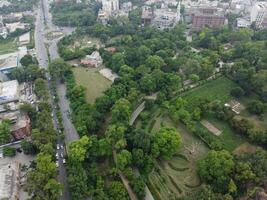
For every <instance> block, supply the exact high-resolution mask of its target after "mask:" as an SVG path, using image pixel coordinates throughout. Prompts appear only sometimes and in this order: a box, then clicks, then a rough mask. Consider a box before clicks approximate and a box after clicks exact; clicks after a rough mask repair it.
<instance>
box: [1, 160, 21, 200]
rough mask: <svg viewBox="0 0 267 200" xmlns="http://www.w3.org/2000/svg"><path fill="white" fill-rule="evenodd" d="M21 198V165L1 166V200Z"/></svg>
mask: <svg viewBox="0 0 267 200" xmlns="http://www.w3.org/2000/svg"><path fill="white" fill-rule="evenodd" d="M18 198H19V164H18V163H17V162H11V163H9V164H4V165H3V164H1V165H0V199H8V200H16V199H18Z"/></svg>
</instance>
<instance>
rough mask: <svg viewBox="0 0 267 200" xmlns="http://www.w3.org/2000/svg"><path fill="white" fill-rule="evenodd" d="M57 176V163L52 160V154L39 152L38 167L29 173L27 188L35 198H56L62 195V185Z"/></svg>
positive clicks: (54, 199)
mask: <svg viewBox="0 0 267 200" xmlns="http://www.w3.org/2000/svg"><path fill="white" fill-rule="evenodd" d="M55 177H56V164H55V163H54V162H53V161H52V156H51V155H47V154H44V153H39V154H38V155H37V158H36V168H35V169H33V170H32V171H30V172H29V173H28V176H27V183H26V185H25V190H26V191H27V192H28V193H29V195H31V197H32V199H34V200H39V199H51V200H56V199H58V198H59V196H60V191H61V185H60V184H59V183H58V182H57V181H56V179H55Z"/></svg>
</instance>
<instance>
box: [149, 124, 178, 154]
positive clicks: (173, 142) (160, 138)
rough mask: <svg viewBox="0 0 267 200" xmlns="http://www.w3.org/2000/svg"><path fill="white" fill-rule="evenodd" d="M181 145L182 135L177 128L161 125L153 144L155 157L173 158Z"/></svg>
mask: <svg viewBox="0 0 267 200" xmlns="http://www.w3.org/2000/svg"><path fill="white" fill-rule="evenodd" d="M180 145H181V136H180V134H179V133H178V132H177V130H176V129H175V128H168V127H161V128H160V130H159V131H158V132H157V133H156V134H155V136H154V139H153V144H152V153H153V155H154V157H159V156H162V157H163V158H165V159H171V158H172V156H173V155H174V154H175V153H176V152H177V150H178V149H179V147H180Z"/></svg>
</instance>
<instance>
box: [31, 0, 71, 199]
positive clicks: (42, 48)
mask: <svg viewBox="0 0 267 200" xmlns="http://www.w3.org/2000/svg"><path fill="white" fill-rule="evenodd" d="M48 7H49V3H48V2H47V0H42V1H41V3H40V5H39V7H38V9H37V15H36V16H37V17H36V24H35V48H36V56H37V59H38V61H39V64H40V66H41V67H43V68H45V69H47V68H48V64H49V61H48V54H47V48H46V44H45V41H47V40H46V38H45V35H46V33H47V32H50V31H54V30H55V29H56V30H58V28H57V27H55V26H54V25H53V24H52V20H51V14H50V13H49V8H48ZM66 32H68V31H66ZM58 40H59V38H58V39H56V40H52V41H50V42H49V43H48V47H49V48H48V49H49V54H50V58H51V59H55V58H57V57H58V53H57V42H58ZM46 77H47V79H48V80H49V79H50V75H49V74H48V73H47V74H46ZM48 87H49V89H50V94H51V95H50V96H51V99H50V102H51V105H52V113H53V114H52V115H53V123H54V127H55V130H56V132H57V144H58V146H59V148H57V151H56V153H57V155H58V156H57V157H58V159H57V160H58V161H57V162H58V165H59V166H58V180H59V181H60V183H61V184H62V185H63V192H62V196H61V198H60V200H70V199H71V198H70V194H69V191H68V187H67V181H66V167H65V165H64V164H63V158H64V156H65V148H64V141H63V140H62V139H61V138H60V136H59V131H60V130H59V123H58V120H57V117H56V104H55V102H54V101H53V96H54V94H53V91H52V89H51V84H50V83H49V82H48ZM64 99H65V98H63V100H62V98H60V104H62V105H63V106H60V107H62V108H63V109H65V106H68V104H67V103H66V101H67V100H66V99H65V100H64ZM63 117H64V115H63ZM63 120H64V118H63ZM64 122H65V120H64ZM68 123H70V124H71V122H70V121H67V120H66V123H64V127H67V128H66V129H65V130H66V131H65V134H66V138H69V137H68V134H70V132H71V134H73V133H74V134H75V132H74V131H73V130H72V129H71V130H70V129H69V128H68V127H69V126H71V125H72V124H71V125H68ZM74 130H75V129H74ZM71 139H73V137H72V138H71ZM66 141H67V142H70V141H71V140H66ZM62 147H63V148H62Z"/></svg>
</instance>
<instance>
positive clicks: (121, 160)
mask: <svg viewBox="0 0 267 200" xmlns="http://www.w3.org/2000/svg"><path fill="white" fill-rule="evenodd" d="M131 163H132V154H131V152H129V151H127V150H125V149H124V150H122V151H121V152H120V153H118V154H117V163H116V164H117V168H118V169H119V170H124V169H125V167H126V166H128V165H130V164H131Z"/></svg>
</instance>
